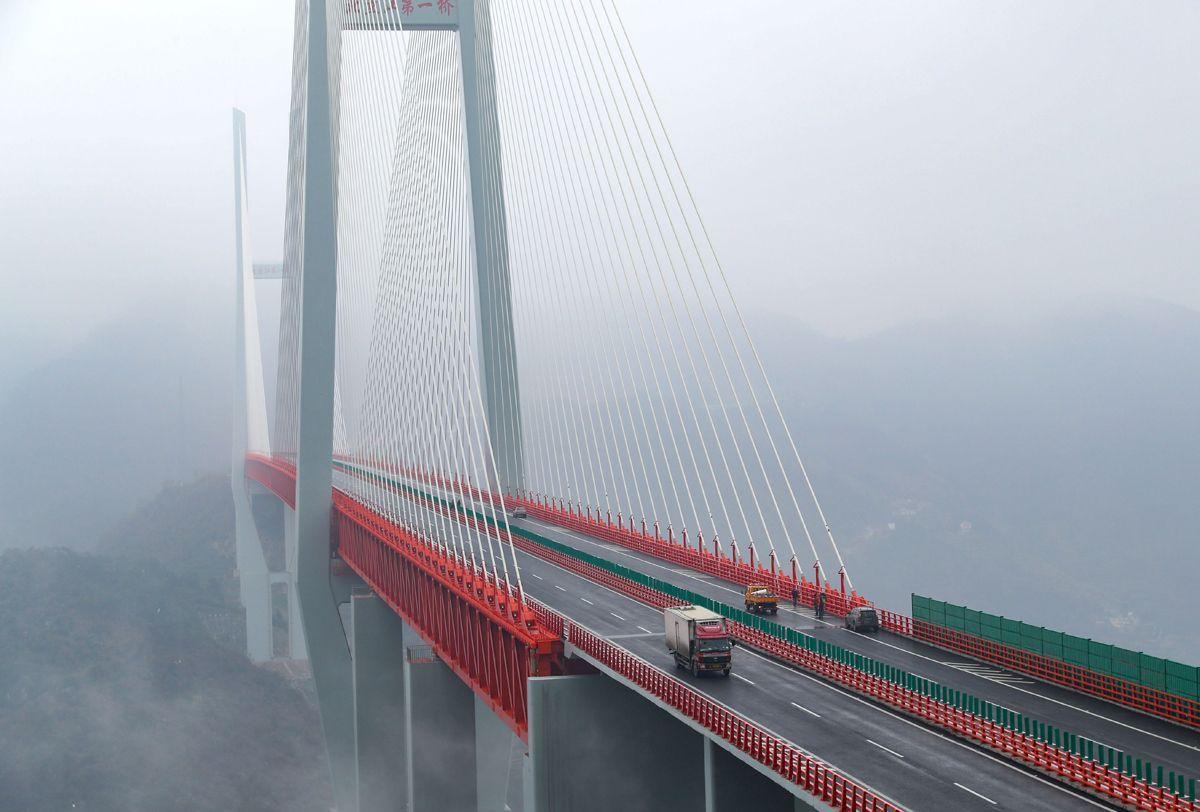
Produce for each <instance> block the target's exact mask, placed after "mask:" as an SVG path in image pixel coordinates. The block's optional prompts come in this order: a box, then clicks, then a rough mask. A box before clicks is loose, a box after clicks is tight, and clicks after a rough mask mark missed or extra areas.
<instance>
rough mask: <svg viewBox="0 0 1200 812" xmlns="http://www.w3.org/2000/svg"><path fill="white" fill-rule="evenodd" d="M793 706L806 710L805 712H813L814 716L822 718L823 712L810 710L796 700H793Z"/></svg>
mask: <svg viewBox="0 0 1200 812" xmlns="http://www.w3.org/2000/svg"><path fill="white" fill-rule="evenodd" d="M792 707H793V708H799V709H800V710H802V711H804V712H805V713H810V714H812V715H813V716H815V717H817V718H818V719H820V718H821V714H819V713H817V712H816V711H811V710H809V709H808V708H806V707H804V706H803V705H797V704H796V703H795V702H793V703H792Z"/></svg>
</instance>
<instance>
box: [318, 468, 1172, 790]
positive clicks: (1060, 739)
mask: <svg viewBox="0 0 1200 812" xmlns="http://www.w3.org/2000/svg"><path fill="white" fill-rule="evenodd" d="M335 466H336V467H339V468H342V469H345V470H348V471H352V472H354V473H355V474H357V475H359V476H363V477H367V478H369V479H373V480H376V481H379V480H381V479H382V480H384V481H386V482H388V484H390V485H391V486H392V487H394V488H396V489H398V490H400V491H403V492H405V493H408V494H411V495H412V496H415V497H417V498H420V499H423V500H427V501H429V502H434V503H437V504H439V505H440V506H441V507H444V508H447V509H449V510H451V511H455V512H458V513H459V514H461V515H463V516H466V517H470V518H472V519H474V520H475V521H477V522H480V523H484V524H488V525H492V526H494V525H495V519H494V518H493V517H491V516H488V515H485V514H484V513H481V512H478V511H475V510H473V509H471V508H469V507H465V506H460V505H459V504H458V503H457V501H452V500H450V499H445V498H442V497H440V496H437V495H435V494H432V493H429V492H427V491H424V490H421V489H419V488H416V487H413V486H412V485H409V484H408V483H406V482H403V481H401V480H398V479H395V478H393V477H382V476H381V475H380V474H379V473H378V472H376V471H367V470H364V469H361V468H357V467H356V466H353V465H350V464H348V463H344V462H335ZM508 530H509V532H511V533H512V534H513V535H514V536H520V537H521V538H524V539H528V540H529V541H531V542H533V543H535V544H538V545H540V546H541V547H544V548H546V549H548V550H553V551H554V552H557V553H560V554H562V555H565V556H568V557H570V558H573V559H575V560H576V561H581V562H583V563H585V564H590V565H592V566H594V567H598V568H600V569H602V570H605V571H607V572H610V573H612V574H613V575H618V576H620V577H622V578H625V579H627V580H629V581H632V582H634V583H636V584H641V585H642V586H645V587H649V588H650V589H653V590H656V591H658V592H661V593H663V594H666V595H670V596H671V597H673V598H677V599H678V600H679V602H680V604H692V605H695V606H703V607H704V608H706V609H709V610H711V611H713V612H716V613H717V614H719V615H723V616H724V617H726V618H728V619H730V620H733V621H735V622H737V623H741V624H742V625H744V626H749V627H751V628H753V629H757V630H758V631H760V632H763V633H765V634H769V635H771V636H772V637H776V638H779V639H780V640H784V641H786V642H788V643H791V644H792V645H795V646H798V647H800V648H803V649H805V650H807V651H811V652H814V653H815V654H818V655H820V656H822V657H827V658H829V659H831V660H834V661H836V662H838V663H841V664H843V665H848V666H851V667H852V668H855V669H857V670H859V671H862V672H864V673H867V674H871V675H873V676H875V677H879V678H881V679H883V680H886V681H888V682H891V683H892V684H894V685H899V686H902V687H905V688H908V689H909V690H912V691H916V692H918V693H920V694H921V695H923V696H927V697H929V698H931V699H933V700H936V701H938V702H944V703H946V704H949V705H952V706H953V707H956V708H958V709H960V710H963V711H965V712H967V713H973V714H975V715H977V716H981V717H983V718H985V719H987V720H989V721H992V722H995V723H996V724H999V725H1002V726H1003V727H1005V728H1007V729H1008V730H1011V731H1013V732H1016V733H1023V734H1026V735H1028V736H1032V737H1035V738H1036V739H1037V740H1038V741H1041V742H1046V743H1048V744H1052V745H1055V746H1057V747H1060V748H1062V749H1064V750H1068V751H1070V752H1071V753H1074V754H1075V755H1077V756H1079V757H1081V758H1085V759H1088V760H1089V761H1094V762H1096V763H1098V764H1103V765H1104V766H1109V767H1112V768H1113V769H1119V770H1121V771H1122V772H1124V773H1125V774H1127V775H1130V776H1134V777H1139V778H1142V779H1143V780H1145V781H1147V782H1149V783H1156V785H1157V786H1160V787H1164V788H1165V789H1167V790H1168V791H1170V792H1174V793H1176V794H1177V795H1180V796H1184V797H1188V798H1189V800H1192V801H1194V800H1196V779H1194V778H1189V779H1185V778H1184V776H1182V775H1176V773H1174V772H1168V773H1167V775H1165V776H1164V775H1163V774H1162V770H1161V767H1160V770H1159V773H1158V777H1157V781H1155V776H1154V774H1153V773H1152V770H1151V765H1150V762H1148V761H1143V760H1141V759H1134V758H1132V757H1130V756H1129V755H1127V754H1125V753H1124V752H1123V751H1120V750H1115V749H1112V748H1109V747H1104V746H1103V745H1100V744H1098V743H1096V742H1094V741H1092V740H1091V739H1087V738H1085V737H1083V736H1078V735H1076V734H1074V733H1070V732H1067V731H1064V730H1062V729H1061V728H1056V727H1054V726H1053V725H1048V724H1046V723H1044V722H1040V721H1037V720H1035V719H1032V718H1030V717H1028V716H1026V715H1024V714H1021V713H1017V712H1015V711H1012V710H1009V709H1008V708H1005V707H1003V706H1001V705H997V704H995V703H992V702H989V701H987V700H984V699H980V698H978V697H976V696H972V695H971V694H967V693H964V692H962V691H959V690H956V689H953V688H948V687H946V686H944V685H942V684H940V683H937V682H934V681H932V680H929V679H925V678H924V677H920V676H917V675H916V674H912V673H910V672H908V671H905V670H904V669H902V668H897V667H896V666H893V665H890V664H888V663H885V662H881V661H879V660H875V659H873V658H871V657H867V656H865V655H863V654H859V653H857V652H854V651H850V650H849V649H846V648H842V647H841V646H839V645H837V644H836V643H829V642H826V641H824V640H820V639H818V638H816V637H812V636H811V635H807V634H804V633H803V632H801V631H799V630H797V629H792V628H789V627H787V626H783V625H781V624H779V623H776V622H775V621H773V620H767V619H766V618H765V617H763V616H761V615H755V614H751V613H749V612H746V611H743V610H741V609H737V608H735V607H733V606H728V605H726V604H723V603H721V602H720V601H716V600H713V599H712V598H708V597H705V596H704V595H700V594H698V593H695V592H692V591H691V590H688V589H684V588H683V587H679V586H676V585H675V584H672V583H669V582H667V581H661V580H659V579H658V578H652V577H650V576H649V575H645V574H644V573H641V572H639V571H637V570H633V569H630V568H629V567H624V566H622V565H620V564H615V563H613V562H612V561H609V560H608V559H605V558H601V557H599V556H596V555H592V554H591V553H586V552H584V551H582V550H578V549H576V548H575V547H572V546H570V545H568V544H563V543H562V542H559V541H555V540H553V539H550V538H547V537H546V536H543V535H540V534H538V533H535V532H533V531H532V530H526V529H525V528H521V527H513V526H509V528H508ZM916 597H917V596H914V612H913V615H914V617H920V616H919V615H917V614H916V611H915V609H916ZM922 600H928V599H927V598H925V599H922ZM942 605H943V606H945V605H946V604H942ZM954 609H956V610H958V613H959V614H958V616H959V617H965V616H966V614H965V613H966V612H970V611H971V610H967V609H964V607H954ZM975 614H976V615H978V614H980V613H975ZM989 617H992V618H995V619H996V620H997V621H1001V620H1003V619H1002V618H998V617H996V616H995V615H991V616H989ZM921 619H926V618H921ZM930 622H934V621H930ZM1010 623H1012V621H1010ZM995 628H997V629H1003V625H1002V624H1001V623H999V622H997V623H996V624H995ZM1015 628H1017V632H1016V634H1019V633H1020V624H1017V625H1016V627H1015ZM1109 648H1111V647H1109ZM1135 765H1136V766H1135Z"/></svg>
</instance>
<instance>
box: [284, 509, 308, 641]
mask: <svg viewBox="0 0 1200 812" xmlns="http://www.w3.org/2000/svg"><path fill="white" fill-rule="evenodd" d="M295 525H296V513H295V511H293V510H291V509H290V508H288V507H287V505H284V507H283V555H284V561H285V565H284V568H285V570H286V571H287V585H288V596H287V600H288V656H289V657H290V658H291V659H293V660H307V659H308V646H307V644H306V643H305V642H304V620H303V618H302V617H301V616H300V593H299V588H298V586H297V583H296V553H297V551H296V542H297V537H296V526H295Z"/></svg>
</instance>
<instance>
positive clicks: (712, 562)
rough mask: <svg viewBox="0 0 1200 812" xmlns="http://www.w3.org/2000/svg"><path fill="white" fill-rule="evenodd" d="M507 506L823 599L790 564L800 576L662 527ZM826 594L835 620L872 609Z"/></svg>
mask: <svg viewBox="0 0 1200 812" xmlns="http://www.w3.org/2000/svg"><path fill="white" fill-rule="evenodd" d="M505 503H506V504H513V505H521V506H522V507H524V508H525V510H526V511H528V512H529V514H530V515H531V516H534V517H535V518H538V519H541V520H542V521H545V522H550V523H551V524H556V525H558V526H560V527H565V528H567V529H569V530H574V531H577V532H579V533H584V534H586V535H589V536H592V537H594V538H597V539H600V540H603V541H607V542H611V543H613V544H620V545H621V546H622V547H627V548H628V549H630V550H635V551H637V552H640V553H645V554H647V555H652V556H654V557H656V558H661V559H663V560H664V561H670V562H671V563H673V564H679V565H680V566H685V567H689V568H691V569H694V570H697V571H699V572H703V573H706V574H708V575H714V576H716V577H718V578H723V579H725V580H726V581H732V582H733V583H735V584H741V585H742V586H749V585H750V584H769V585H770V586H771V588H772V589H774V590H775V592H776V593H777V594H779V596H780V597H782V598H784V599H785V600H786V599H787V598H789V597H790V596H791V594H792V588H793V587H796V586H797V585H798V589H797V593H798V594H797V597H798V600H799V602H800V603H802V604H804V605H805V606H813V605H814V604H815V603H816V597H817V595H818V594H819V592H818V589H817V588H816V586H815V585H814V584H813V582H812V581H809V580H808V579H807V578H806V577H805V576H804V574H803V573H802V572H800V571H799V570H798V568H797V567H795V566H794V565H793V564H791V563H789V567H790V568H791V569H792V570H794V573H792V572H786V571H785V570H784V567H783V565H782V563H781V562H777V561H775V560H774V559H773V558H772V557H771V556H768V557H767V564H766V565H764V564H763V563H762V561H761V560H757V559H756V560H755V562H754V564H753V565H751V563H750V562H749V561H747V560H746V559H744V558H742V557H741V556H740V555H739V556H738V557H737V559H736V560H735V559H733V558H731V557H730V556H729V555H728V554H727V553H726V552H725V550H724V548H721V547H719V546H717V547H716V548H715V549H712V550H709V549H705V548H704V547H703V546H702V545H703V539H700V538H697V540H696V546H695V547H689V546H688V545H687V539H686V538H685V537H681V538H680V539H679V540H678V541H677V540H676V539H675V538H674V534H673V533H672V534H669V535H668V537H667V538H663V537H662V533H661V530H660V529H659V527H658V525H657V524H654V525H653V526H652V528H651V529H652V530H653V532H651V531H650V530H648V529H647V527H646V526H645V522H643V523H642V524H641V526H640V527H638V528H635V527H625V526H624V524H622V523H620V522H611V521H608V520H607V519H604V518H601V517H599V516H596V517H592V516H591V515H590V514H588V513H576V512H572V511H569V510H565V509H563V508H560V507H558V506H555V505H550V504H543V503H542V502H540V501H536V500H533V499H529V498H523V497H515V496H508V497H505ZM618 518H620V517H618ZM632 522H633V519H632V517H631V518H630V523H631V524H632ZM797 579H798V580H797ZM824 592H825V610H826V611H827V612H829V613H830V614H833V615H839V616H841V615H845V614H846V612H848V611H849V610H850V609H851V608H853V607H855V606H869V605H870V604H871V602H870V601H868V600H867V599H866V598H864V597H862V596H861V595H859V594H858V593H857V592H850V593H849V594H843V593H842V592H841V591H840V590H837V589H834V588H833V587H832V586H831V585H830V584H828V583H826V585H825V588H824Z"/></svg>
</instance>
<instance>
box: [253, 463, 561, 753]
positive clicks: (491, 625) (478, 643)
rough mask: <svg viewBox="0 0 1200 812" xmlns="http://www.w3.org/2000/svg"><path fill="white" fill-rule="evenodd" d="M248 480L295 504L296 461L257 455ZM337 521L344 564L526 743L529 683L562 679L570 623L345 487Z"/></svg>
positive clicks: (337, 495)
mask: <svg viewBox="0 0 1200 812" xmlns="http://www.w3.org/2000/svg"><path fill="white" fill-rule="evenodd" d="M246 475H247V476H248V477H250V478H252V479H254V480H255V481H257V482H260V483H262V484H263V485H264V486H266V487H267V488H268V489H270V490H271V491H272V492H273V493H275V494H276V495H277V496H278V497H279V498H280V499H282V500H284V501H285V502H287V503H288V504H289V505H292V506H294V504H295V472H294V469H293V468H292V467H291V465H290V463H288V462H285V461H280V460H274V459H271V458H269V457H264V456H262V455H258V454H255V455H247V459H246ZM332 523H333V527H332V528H331V530H332V532H333V536H332V543H333V545H334V546H335V547H336V549H337V551H338V553H339V555H340V557H341V559H342V560H343V561H345V562H346V564H348V565H349V566H350V568H351V569H353V570H354V571H355V572H356V573H357V574H358V575H359V577H361V578H362V579H363V580H364V581H365V582H366V583H367V584H369V585H370V586H371V588H372V589H373V590H374V591H375V593H376V594H377V595H379V596H380V597H381V598H383V599H384V600H385V601H386V602H387V603H388V605H389V606H390V607H391V608H392V610H393V611H394V612H396V613H397V614H399V615H400V616H401V617H403V618H404V620H405V621H406V622H407V623H408V624H409V625H410V626H412V627H413V628H414V629H416V630H417V631H418V632H419V633H420V634H421V636H422V637H424V638H425V639H426V640H427V641H429V643H430V645H431V646H432V647H433V648H434V650H435V651H437V653H438V656H439V657H440V658H441V659H442V660H443V661H444V662H445V663H446V664H447V665H449V666H450V668H451V669H453V670H454V672H455V673H456V674H458V676H459V678H460V679H462V680H463V682H465V683H466V684H467V685H470V686H471V687H472V689H474V691H475V693H476V694H477V695H479V696H480V697H481V698H483V699H484V700H485V701H486V702H487V703H488V705H489V706H490V707H491V708H492V709H493V711H495V712H496V714H497V715H498V716H499V717H500V718H501V719H503V720H504V721H505V723H506V724H508V725H509V727H511V728H512V729H513V730H514V731H515V732H516V733H517V735H519V736H520V737H521V738H522V739H526V738H527V737H528V731H527V724H528V704H527V694H526V678H527V677H531V676H550V675H552V674H555V673H561V663H562V640H561V625H560V626H559V629H558V630H557V631H551V630H547V629H545V628H543V627H542V626H541V625H540V623H539V621H538V618H537V616H536V615H535V613H534V612H533V610H532V609H529V608H527V607H523V606H521V605H520V603H519V599H518V598H517V597H516V596H512V595H509V594H508V590H507V588H506V587H505V585H504V584H503V583H502V582H496V581H494V580H488V579H486V578H485V577H484V576H483V574H482V573H480V572H479V571H477V570H476V569H475V568H473V567H472V566H471V565H470V564H469V563H466V562H463V561H459V560H456V559H455V558H453V557H451V556H450V555H448V554H447V553H446V552H444V551H442V550H439V549H435V548H434V547H432V546H430V545H429V544H427V543H425V542H424V541H422V540H421V539H419V538H417V537H416V536H415V535H413V534H411V533H409V532H408V531H407V530H405V529H404V528H402V527H400V526H399V525H396V524H394V523H393V522H390V521H388V520H387V519H385V518H384V517H382V516H380V515H379V514H378V513H376V512H374V511H373V510H371V509H370V508H368V507H366V506H365V505H362V504H361V503H359V502H357V501H355V500H354V499H353V498H352V497H350V496H349V495H347V494H345V493H342V492H340V491H336V490H335V491H334V493H333V515H332Z"/></svg>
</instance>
